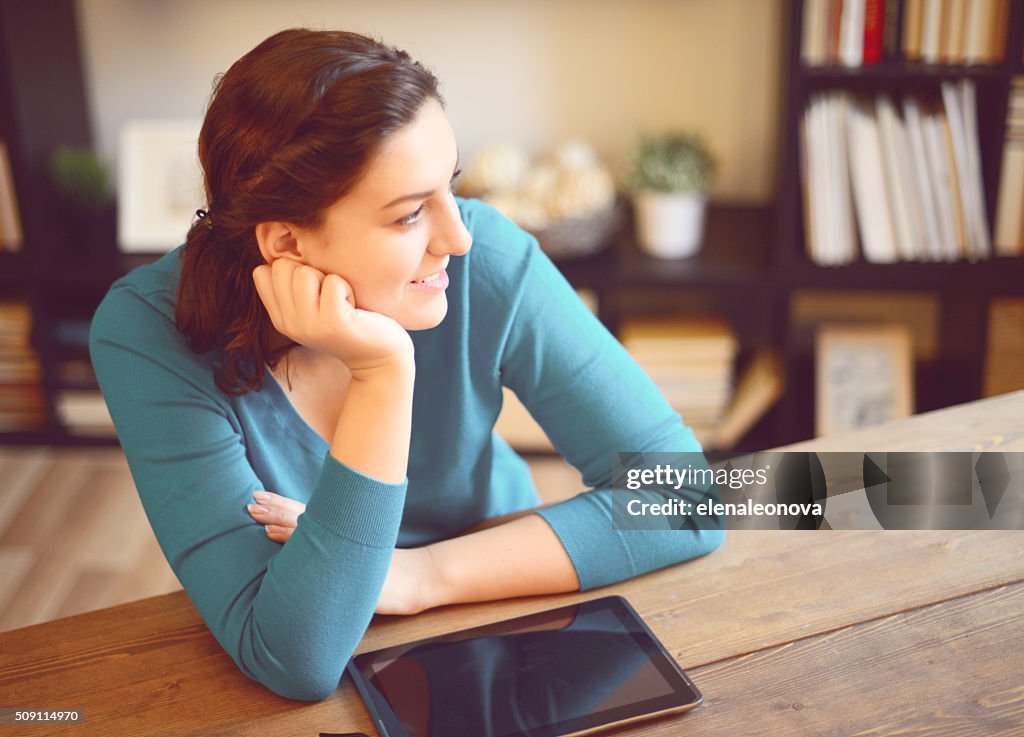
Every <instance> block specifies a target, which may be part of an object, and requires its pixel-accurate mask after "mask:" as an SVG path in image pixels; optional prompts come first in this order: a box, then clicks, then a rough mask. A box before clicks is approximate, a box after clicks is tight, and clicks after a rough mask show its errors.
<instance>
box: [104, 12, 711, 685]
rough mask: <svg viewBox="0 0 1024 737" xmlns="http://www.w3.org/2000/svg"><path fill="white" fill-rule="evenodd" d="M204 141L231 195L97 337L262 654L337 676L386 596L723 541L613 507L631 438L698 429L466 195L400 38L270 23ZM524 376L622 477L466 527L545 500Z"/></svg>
mask: <svg viewBox="0 0 1024 737" xmlns="http://www.w3.org/2000/svg"><path fill="white" fill-rule="evenodd" d="M199 155H200V160H201V163H202V166H203V171H204V175H205V186H206V194H207V198H208V202H209V208H208V211H200V212H199V213H197V214H198V215H199V218H198V220H197V221H196V222H195V224H194V225H193V227H192V228H191V230H190V232H189V235H188V239H187V242H186V243H185V244H184V245H183V246H181V247H179V248H178V249H175V250H174V251H172V252H171V253H169V254H168V255H166V256H165V257H163V258H161V259H160V260H159V261H157V262H155V263H154V264H151V265H148V266H145V267H142V268H140V269H137V270H135V271H133V272H132V273H131V274H129V275H127V276H125V277H124V278H122V279H120V280H119V281H118V282H116V283H115V284H114V285H113V286H112V288H111V290H110V292H109V293H108V294H107V296H106V297H105V298H104V300H103V302H102V303H101V305H100V306H99V308H98V310H97V312H96V315H95V317H94V320H93V325H92V332H91V335H90V349H91V353H92V358H93V362H94V364H95V367H96V373H97V376H98V377H99V381H100V386H101V388H102V390H103V393H104V396H105V397H106V401H107V404H108V406H109V408H110V412H111V416H112V417H113V420H114V423H115V425H116V427H117V431H118V435H119V437H120V439H121V443H122V446H123V448H124V451H125V454H126V456H127V459H128V463H129V465H130V467H131V471H132V475H133V478H134V480H135V483H136V486H137V488H138V490H139V495H140V497H141V499H142V502H143V505H144V507H145V510H146V513H147V516H148V518H149V520H150V523H151V524H152V526H153V530H154V532H155V533H156V536H157V539H158V540H159V542H160V545H161V547H162V549H163V551H164V553H165V555H166V556H167V559H168V561H169V563H170V565H171V567H172V568H173V570H174V572H175V574H176V575H177V576H178V578H179V580H180V581H181V583H182V585H183V586H184V588H185V590H186V591H187V592H188V594H189V596H190V597H191V598H192V601H193V602H194V603H195V606H196V608H197V609H198V611H199V612H200V614H201V615H202V616H203V618H204V619H205V621H206V622H207V624H208V625H209V627H210V629H211V631H212V632H213V634H214V636H215V637H216V638H217V640H218V641H219V642H220V643H221V645H222V646H223V647H224V649H225V650H226V651H227V652H228V653H229V654H230V655H231V657H232V658H233V659H234V660H235V662H236V663H237V664H238V667H239V668H240V669H241V670H242V671H243V672H244V673H245V674H246V675H248V676H249V677H250V678H253V679H255V680H257V681H259V682H260V683H263V684H264V685H265V686H267V687H268V688H270V689H271V690H273V691H275V692H276V693H278V694H280V695H282V696H285V697H288V698H293V699H304V700H318V699H323V698H325V697H327V696H328V695H329V694H330V693H331V692H332V691H333V690H334V689H335V688H336V687H337V684H338V681H339V678H340V676H341V674H342V671H343V669H344V666H345V664H346V661H347V660H348V658H349V656H350V655H351V653H352V651H353V650H354V648H355V647H356V644H357V643H358V642H359V639H360V638H361V637H362V634H363V632H364V631H365V629H366V627H367V625H368V624H369V621H370V618H371V616H372V615H373V613H374V611H376V612H379V613H389V614H412V613H415V612H419V611H422V610H424V609H427V608H430V607H435V606H440V605H443V604H450V603H456V602H470V601H481V600H489V599H499V598H505V597H513V596H522V595H530V594H544V593H556V592H566V591H575V590H586V589H591V588H594V587H598V586H602V585H605V584H609V583H612V582H615V581H619V580H623V579H626V578H629V577H632V576H635V575H638V574H640V573H643V572H645V571H649V570H653V569H655V568H658V567H662V566H665V565H668V564H671V563H675V562H678V561H681V560H685V559H688V558H692V557H694V556H697V555H701V554H704V553H707V552H709V551H711V550H713V549H714V548H715V547H716V546H717V545H718V544H719V543H720V541H721V539H722V533H721V531H719V530H698V529H696V526H691V527H690V528H687V529H683V530H659V531H624V530H619V529H615V528H614V527H613V526H612V525H611V523H610V516H609V509H610V494H611V490H610V489H608V488H607V487H608V486H609V484H610V478H611V460H612V457H613V453H614V452H616V451H623V450H630V451H633V450H642V451H657V450H666V451H699V450H700V446H699V445H698V444H697V442H696V440H695V439H694V436H693V434H692V433H691V432H690V431H689V430H688V429H686V428H684V426H683V425H682V423H681V422H680V418H679V416H678V415H677V414H675V413H674V412H673V411H672V410H671V408H670V407H669V406H668V405H667V404H666V403H665V401H664V400H663V399H662V398H661V397H660V395H659V394H658V393H657V391H656V390H655V389H654V387H653V385H652V384H651V383H650V381H649V380H648V379H647V377H646V376H645V375H644V374H643V373H642V371H641V370H640V369H639V368H638V367H637V366H636V364H635V363H634V362H633V361H632V360H631V359H630V358H629V356H628V355H627V354H626V353H625V351H624V350H623V349H622V347H621V346H620V345H619V344H618V343H617V342H616V341H615V340H614V338H612V337H611V336H610V335H609V334H608V333H607V331H605V330H604V328H603V327H602V326H601V325H600V323H599V322H598V321H597V320H596V319H595V318H594V317H593V316H592V315H591V314H590V313H589V312H588V311H587V310H586V308H585V307H583V306H582V304H581V303H580V302H579V300H578V299H577V297H576V295H575V293H574V292H573V291H572V289H571V288H570V287H569V285H568V284H567V283H566V282H565V280H564V279H563V278H562V277H561V276H560V274H559V273H558V271H557V270H556V269H555V268H554V267H553V265H552V264H551V262H550V261H549V260H548V259H547V258H545V256H544V255H543V254H542V253H541V252H540V250H539V249H538V247H537V244H536V241H535V240H534V239H533V238H532V237H530V236H529V235H527V234H526V233H524V232H523V231H521V230H520V229H518V228H517V227H516V226H515V225H513V224H512V223H511V222H509V221H508V220H506V219H504V218H503V217H502V216H501V215H500V214H498V212H497V211H495V210H493V209H492V208H489V207H487V206H485V205H483V204H482V203H480V202H476V201H469V200H462V199H460V198H456V197H455V196H454V195H453V193H452V184H453V181H454V178H455V176H456V175H457V173H458V160H457V158H458V157H457V151H456V145H455V139H454V135H453V133H452V129H451V126H450V124H449V123H448V120H447V118H446V116H445V114H444V111H443V108H442V98H441V95H440V94H439V92H438V89H437V80H436V79H435V78H434V77H433V75H432V74H431V73H430V72H428V71H427V70H426V69H424V68H423V67H422V66H420V65H419V64H418V63H416V62H414V61H412V60H411V59H410V58H409V57H408V55H406V54H405V53H404V52H401V51H398V50H396V49H392V48H389V47H386V46H384V45H382V44H380V43H378V42H376V41H373V40H371V39H368V38H365V37H363V36H360V35H357V34H351V33H343V32H326V31H319V32H318V31H307V30H299V29H293V30H289V31H284V32H281V33H278V34H276V35H274V36H272V37H271V38H268V39H267V40H265V41H264V42H263V43H261V44H259V45H258V46H257V47H256V48H255V49H253V50H252V51H251V52H249V53H248V54H246V55H245V56H244V57H242V58H241V59H240V60H238V61H237V62H236V63H235V64H234V65H233V66H232V67H231V69H230V70H229V71H228V72H227V73H226V74H225V75H224V76H223V77H222V78H221V79H220V80H219V82H218V84H217V86H216V88H215V90H214V94H213V97H212V99H211V102H210V105H209V108H208V111H207V114H206V119H205V121H204V124H203V128H202V132H201V135H200V139H199ZM503 385H504V386H508V387H510V388H512V389H513V390H514V391H515V392H516V393H517V394H518V395H519V397H520V398H521V399H522V400H523V401H524V403H525V404H526V406H527V407H528V408H529V409H530V411H531V412H532V413H533V415H534V416H535V417H536V418H537V419H538V420H539V422H540V424H541V425H542V426H543V427H544V429H545V430H546V431H547V433H548V435H549V436H550V437H551V438H552V440H553V441H554V443H555V445H556V446H557V447H558V449H559V450H560V451H561V453H562V454H563V455H564V456H565V457H566V458H567V459H568V460H569V461H570V462H572V463H573V464H574V465H575V466H576V467H577V468H579V469H580V470H581V472H582V473H583V476H584V480H585V482H586V483H587V484H588V485H589V486H594V487H605V488H597V489H595V490H592V491H588V492H586V493H583V494H580V495H579V496H577V497H575V498H574V499H571V500H568V501H566V502H563V503H561V504H557V505H554V506H552V507H549V508H547V509H544V510H541V511H539V512H537V513H535V514H529V515H526V516H520V517H519V518H517V519H515V520H514V521H511V522H507V523H505V524H500V525H497V526H494V527H491V528H489V529H485V530H482V531H478V532H472V533H469V534H461V535H460V534H459V533H465V531H466V530H467V528H470V527H472V526H473V525H475V524H477V523H479V522H481V521H482V520H485V519H488V518H492V517H496V516H499V515H504V514H507V513H512V512H516V511H521V510H526V509H530V508H533V507H536V506H537V504H538V503H539V500H538V498H537V495H536V492H535V490H534V489H533V486H532V484H531V482H530V476H529V473H528V469H527V467H526V464H525V463H524V462H523V461H522V460H521V459H519V458H518V456H516V455H515V454H514V453H513V452H512V450H511V449H510V448H509V447H508V446H507V445H506V444H505V443H503V442H502V441H501V440H500V439H499V438H498V437H496V436H495V435H494V434H493V432H492V430H493V425H494V421H495V419H496V417H497V415H498V412H499V410H500V406H501V388H502V386H503ZM264 490H266V491H269V492H272V493H271V494H270V495H269V496H268V495H263V496H256V497H255V502H257V506H258V507H260V508H262V509H260V508H256V507H250V506H249V505H250V504H252V503H253V502H254V494H255V493H257V492H261V491H264ZM682 493H683V494H684V495H685V494H690V495H691V496H693V497H697V496H700V495H701V493H700V492H698V491H696V490H688V489H684V490H683V491H682ZM300 514H301V516H300Z"/></svg>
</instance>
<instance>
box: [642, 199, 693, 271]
mask: <svg viewBox="0 0 1024 737" xmlns="http://www.w3.org/2000/svg"><path fill="white" fill-rule="evenodd" d="M633 203H634V205H635V206H636V207H635V213H636V240H637V245H639V246H640V248H641V249H642V250H643V251H644V252H646V253H647V254H649V255H651V256H655V257H657V258H685V257H687V256H693V255H694V254H695V253H697V251H699V250H700V246H701V241H702V240H703V238H704V212H705V210H706V209H707V197H704V196H703V195H693V194H675V193H665V192H637V193H635V194H634V195H633Z"/></svg>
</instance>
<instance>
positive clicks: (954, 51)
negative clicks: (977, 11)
mask: <svg viewBox="0 0 1024 737" xmlns="http://www.w3.org/2000/svg"><path fill="white" fill-rule="evenodd" d="M967 6H968V0H949V22H948V33H947V36H946V39H945V41H946V43H945V47H944V50H943V60H944V61H945V62H946V63H947V64H963V63H964V61H965V59H966V56H965V54H964V35H965V32H966V29H967Z"/></svg>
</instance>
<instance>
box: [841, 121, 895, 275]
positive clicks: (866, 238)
mask: <svg viewBox="0 0 1024 737" xmlns="http://www.w3.org/2000/svg"><path fill="white" fill-rule="evenodd" d="M847 110H848V112H847V115H848V118H847V129H848V131H849V137H848V139H849V163H850V178H851V182H852V189H853V193H854V197H853V202H854V211H855V212H856V215H857V223H858V225H859V227H860V234H861V246H862V249H863V255H864V258H865V259H866V260H868V261H870V262H872V263H892V262H893V261H895V260H896V256H897V252H896V244H895V242H894V237H893V224H892V214H891V212H890V208H889V202H890V197H889V193H888V192H887V191H886V187H885V174H884V168H883V164H882V145H881V141H880V138H879V133H878V124H877V121H876V120H875V116H874V115H873V114H872V112H871V111H870V110H869V109H868V108H867V106H866V105H865V104H864V103H863V102H861V101H858V102H855V103H853V104H851V105H850V106H849V107H848V108H847Z"/></svg>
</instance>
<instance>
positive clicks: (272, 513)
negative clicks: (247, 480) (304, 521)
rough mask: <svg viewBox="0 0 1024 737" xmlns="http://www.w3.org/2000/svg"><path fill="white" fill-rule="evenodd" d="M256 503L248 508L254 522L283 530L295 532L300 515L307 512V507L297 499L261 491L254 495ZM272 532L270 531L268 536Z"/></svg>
mask: <svg viewBox="0 0 1024 737" xmlns="http://www.w3.org/2000/svg"><path fill="white" fill-rule="evenodd" d="M253 497H254V498H255V499H256V503H254V504H249V505H247V506H246V509H247V510H248V512H249V514H250V515H251V516H252V518H253V519H254V520H256V521H257V522H259V523H260V524H262V525H265V526H266V525H270V526H273V527H278V528H281V529H283V530H288V531H289V535H290V534H291V533H290V531H291V530H294V529H295V528H296V527H297V526H298V524H299V515H301V514H302V513H303V512H305V511H306V505H305V504H303V503H302V502H300V501H296V500H295V499H289V498H288V497H285V496H281V495H280V494H273V493H271V492H268V491H259V492H256V493H255V494H253ZM269 533H270V530H269V529H268V534H269Z"/></svg>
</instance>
